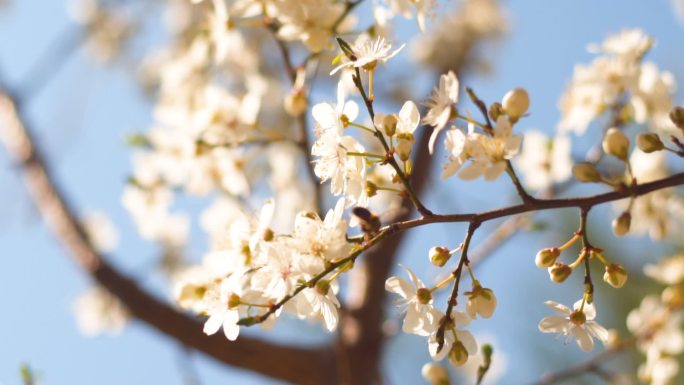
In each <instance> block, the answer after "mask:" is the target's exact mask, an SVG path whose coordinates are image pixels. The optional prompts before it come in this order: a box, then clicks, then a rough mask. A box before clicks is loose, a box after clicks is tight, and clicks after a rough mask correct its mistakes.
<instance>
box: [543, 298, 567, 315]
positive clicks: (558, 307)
mask: <svg viewBox="0 0 684 385" xmlns="http://www.w3.org/2000/svg"><path fill="white" fill-rule="evenodd" d="M544 305H546V306H548V307H550V308H551V309H553V310H555V311H556V312H558V314H562V315H570V313H572V311H571V310H570V308H569V307H567V306H565V305H563V304H562V303H558V302H554V301H546V302H544Z"/></svg>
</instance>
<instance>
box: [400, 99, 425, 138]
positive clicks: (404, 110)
mask: <svg viewBox="0 0 684 385" xmlns="http://www.w3.org/2000/svg"><path fill="white" fill-rule="evenodd" d="M399 119H400V120H401V122H402V123H405V124H406V126H404V125H402V132H406V133H413V131H415V130H416V127H418V123H420V112H418V107H416V104H415V103H413V102H412V101H410V100H409V101H407V102H406V103H404V105H403V106H402V107H401V110H400V111H399Z"/></svg>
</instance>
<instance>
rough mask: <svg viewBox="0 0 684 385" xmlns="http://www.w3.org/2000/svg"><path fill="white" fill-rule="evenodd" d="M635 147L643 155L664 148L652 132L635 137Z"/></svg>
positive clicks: (656, 135)
mask: <svg viewBox="0 0 684 385" xmlns="http://www.w3.org/2000/svg"><path fill="white" fill-rule="evenodd" d="M637 147H639V149H640V150H641V151H643V152H645V153H647V154H648V153H651V152H654V151H660V150H662V149H663V148H665V145H664V144H663V142H662V141H661V140H660V137H659V136H658V134H654V133H652V132H648V133H643V134H639V136H637Z"/></svg>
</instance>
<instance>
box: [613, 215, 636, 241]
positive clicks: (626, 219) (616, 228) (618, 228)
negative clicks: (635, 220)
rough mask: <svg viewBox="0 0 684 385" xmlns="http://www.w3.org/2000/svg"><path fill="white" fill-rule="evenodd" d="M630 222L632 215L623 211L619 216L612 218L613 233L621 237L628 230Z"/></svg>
mask: <svg viewBox="0 0 684 385" xmlns="http://www.w3.org/2000/svg"><path fill="white" fill-rule="evenodd" d="M631 224H632V215H631V214H630V213H629V212H628V211H625V212H624V213H622V214H620V216H619V217H617V218H615V219H613V233H614V234H615V235H617V236H618V237H621V236H623V235H625V234H627V233H628V232H629V227H630V225H631Z"/></svg>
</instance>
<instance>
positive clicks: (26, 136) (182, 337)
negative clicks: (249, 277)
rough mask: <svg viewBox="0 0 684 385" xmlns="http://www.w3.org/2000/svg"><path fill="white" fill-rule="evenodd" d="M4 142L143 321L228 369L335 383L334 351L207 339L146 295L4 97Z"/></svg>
mask: <svg viewBox="0 0 684 385" xmlns="http://www.w3.org/2000/svg"><path fill="white" fill-rule="evenodd" d="M0 141H2V142H3V143H4V145H5V147H6V149H7V151H8V153H9V155H10V157H11V159H13V160H14V161H15V162H16V163H17V165H18V166H19V171H20V173H21V175H22V177H23V179H24V182H25V184H26V186H27V188H28V190H29V192H30V194H31V195H32V196H33V200H34V202H35V204H36V206H37V207H38V209H39V211H40V213H41V215H42V216H43V218H44V220H45V222H46V223H47V224H48V226H49V227H51V229H52V231H53V232H54V234H55V236H56V237H57V238H58V239H59V240H60V241H61V242H62V244H63V245H64V247H65V248H66V249H67V250H68V251H69V252H70V254H71V256H72V257H73V259H74V261H75V262H76V263H77V264H78V265H80V266H81V268H83V270H84V271H85V272H87V273H88V274H90V275H91V276H92V277H93V278H94V279H95V280H97V282H98V283H99V284H100V285H102V286H104V287H105V288H106V289H107V290H109V291H110V292H111V293H112V294H113V295H114V296H116V297H117V298H118V299H119V300H120V301H121V302H122V303H123V304H124V305H125V306H126V307H127V308H128V310H129V311H130V312H131V314H133V315H134V316H135V317H136V318H138V319H139V320H141V321H143V322H145V323H147V324H148V325H149V326H151V327H152V328H154V329H156V330H158V331H159V332H161V333H163V334H165V335H167V336H168V337H171V338H173V339H175V340H177V341H179V342H180V343H182V344H184V345H187V346H189V347H192V348H194V349H197V350H198V351H201V352H203V353H205V354H206V355H208V356H210V357H212V358H214V359H216V360H218V361H220V362H223V363H225V364H229V365H233V366H236V367H240V368H244V369H248V370H252V371H255V372H258V373H261V374H263V375H266V376H270V377H273V378H276V379H279V380H284V381H289V382H292V383H296V384H302V385H317V384H323V383H328V382H329V381H330V378H329V373H330V372H332V371H333V370H334V367H335V364H334V360H333V356H332V351H331V350H329V349H323V348H298V347H286V346H282V345H277V344H273V343H270V342H266V341H260V340H257V339H253V338H248V337H241V338H240V339H239V340H238V341H235V342H229V341H227V340H226V339H225V338H224V337H222V336H220V335H215V336H211V337H210V336H206V335H205V334H203V333H202V325H201V323H200V322H198V321H197V320H196V319H194V318H191V317H189V316H187V315H184V314H182V313H180V312H178V311H176V310H175V309H174V308H173V307H171V306H169V305H167V304H165V303H163V302H162V301H160V300H158V299H157V298H155V297H153V296H152V295H150V294H149V293H148V292H146V291H145V290H143V289H142V288H141V287H140V286H139V285H138V284H137V283H136V282H135V281H133V280H131V279H130V278H128V277H127V276H125V275H124V274H122V273H121V272H120V271H118V270H117V269H116V268H115V267H114V266H113V265H111V264H109V263H108V262H107V261H106V260H105V259H104V257H103V256H102V255H100V254H99V253H98V252H97V251H95V250H94V248H93V247H92V245H91V244H90V243H89V242H88V239H87V237H86V235H85V233H84V230H83V228H82V227H81V225H80V224H79V222H78V221H77V220H76V217H75V215H74V212H73V210H72V208H71V207H70V205H69V204H68V202H67V201H66V199H65V197H64V195H62V194H61V193H60V191H59V190H58V188H57V186H56V184H55V181H54V180H53V178H52V176H51V175H50V173H49V171H48V169H47V167H46V164H45V162H44V160H43V158H42V155H41V154H40V152H39V151H38V150H37V149H36V147H35V146H34V141H33V138H32V137H31V135H30V133H29V131H28V130H27V128H26V124H25V123H24V119H23V118H22V117H21V114H20V111H19V109H18V108H17V106H16V104H15V102H14V100H13V99H12V97H11V96H10V94H8V93H3V92H0Z"/></svg>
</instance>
